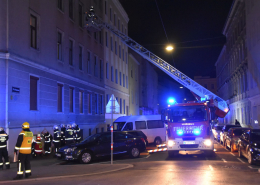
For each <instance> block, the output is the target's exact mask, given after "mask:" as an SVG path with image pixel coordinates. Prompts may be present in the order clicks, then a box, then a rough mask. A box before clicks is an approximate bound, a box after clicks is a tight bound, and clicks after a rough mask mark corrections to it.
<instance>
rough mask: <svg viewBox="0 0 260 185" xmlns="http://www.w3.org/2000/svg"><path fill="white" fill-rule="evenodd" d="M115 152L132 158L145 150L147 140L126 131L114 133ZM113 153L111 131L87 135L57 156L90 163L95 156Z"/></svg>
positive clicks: (60, 151) (64, 148) (59, 152)
mask: <svg viewBox="0 0 260 185" xmlns="http://www.w3.org/2000/svg"><path fill="white" fill-rule="evenodd" d="M113 141H114V145H113V153H114V154H129V155H130V156H131V157H132V158H136V157H139V156H140V153H141V152H143V151H145V140H144V138H142V137H139V136H134V135H131V134H128V133H126V132H114V133H113ZM109 155H111V133H110V132H103V133H98V134H94V135H92V136H89V137H87V138H86V139H85V140H83V141H82V142H81V143H78V144H73V145H69V146H65V147H63V148H61V149H59V151H58V152H57V154H56V156H57V157H58V158H59V159H62V160H78V161H79V162H81V163H90V162H92V160H93V159H94V158H97V157H102V156H109Z"/></svg>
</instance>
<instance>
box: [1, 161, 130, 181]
mask: <svg viewBox="0 0 260 185" xmlns="http://www.w3.org/2000/svg"><path fill="white" fill-rule="evenodd" d="M46 162H47V161H46ZM132 167H133V165H131V164H113V165H111V164H95V163H94V164H88V165H86V164H75V165H74V164H72V165H59V164H57V163H56V164H51V165H43V166H34V165H33V163H32V176H31V177H30V178H28V179H27V178H24V179H22V180H17V181H19V182H22V181H23V182H25V181H32V180H34V181H36V180H46V179H58V178H67V177H78V176H88V175H97V174H103V173H109V172H114V171H120V170H123V169H127V168H132ZM16 172H17V168H16V164H15V163H12V164H11V169H10V170H2V171H0V184H6V183H8V182H9V183H10V182H16V181H14V180H13V178H14V177H15V176H16Z"/></svg>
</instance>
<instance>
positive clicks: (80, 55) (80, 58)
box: [79, 46, 83, 70]
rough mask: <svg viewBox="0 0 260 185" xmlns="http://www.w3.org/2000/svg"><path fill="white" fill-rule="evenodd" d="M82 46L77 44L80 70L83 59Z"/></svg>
mask: <svg viewBox="0 0 260 185" xmlns="http://www.w3.org/2000/svg"><path fill="white" fill-rule="evenodd" d="M82 51H83V49H82V47H81V46H79V69H80V70H82V69H83V60H82Z"/></svg>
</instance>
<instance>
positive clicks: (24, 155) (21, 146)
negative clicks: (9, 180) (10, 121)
mask: <svg viewBox="0 0 260 185" xmlns="http://www.w3.org/2000/svg"><path fill="white" fill-rule="evenodd" d="M22 129H23V130H22V131H21V132H20V134H19V136H18V139H17V142H16V145H15V148H14V152H15V153H16V154H17V151H19V156H18V170H17V176H16V177H15V178H14V180H17V179H22V178H23V172H24V169H25V177H26V178H28V177H29V176H31V175H32V173H31V164H30V161H31V157H32V155H31V152H32V140H33V133H32V132H31V131H30V124H29V123H28V122H24V123H23V124H22Z"/></svg>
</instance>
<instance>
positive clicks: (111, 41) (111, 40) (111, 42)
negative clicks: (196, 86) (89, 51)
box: [110, 37, 113, 51]
mask: <svg viewBox="0 0 260 185" xmlns="http://www.w3.org/2000/svg"><path fill="white" fill-rule="evenodd" d="M110 44H111V51H113V37H110Z"/></svg>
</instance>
